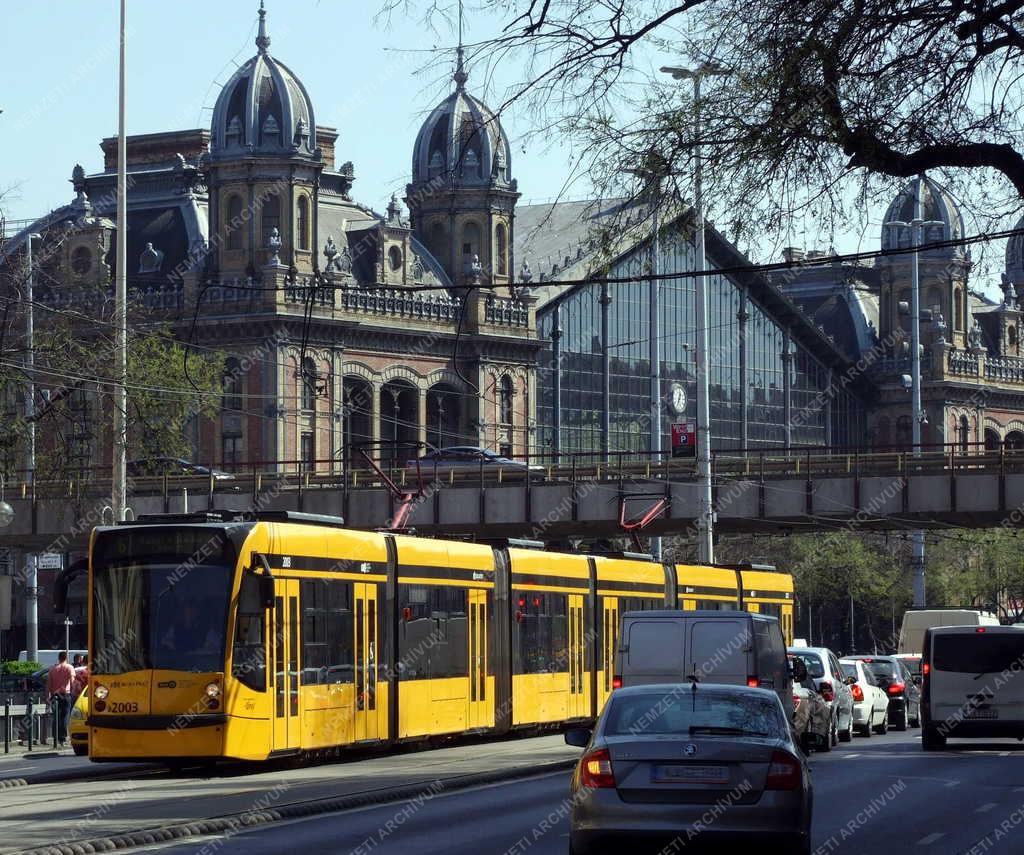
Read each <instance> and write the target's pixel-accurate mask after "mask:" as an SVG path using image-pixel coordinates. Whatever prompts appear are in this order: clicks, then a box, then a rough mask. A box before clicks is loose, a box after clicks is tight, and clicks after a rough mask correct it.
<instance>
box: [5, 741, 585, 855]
mask: <svg viewBox="0 0 1024 855" xmlns="http://www.w3.org/2000/svg"><path fill="white" fill-rule="evenodd" d="M575 765H576V760H559V761H558V762H555V763H545V764H542V765H539V766H526V767H521V768H518V769H507V770H503V771H496V772H478V773H475V774H472V775H463V776H456V777H452V778H446V779H439V780H435V781H434V782H433V783H431V782H427V781H420V782H419V783H416V784H407V785H405V786H402V787H395V788H393V789H387V790H370V791H368V792H362V793H351V794H349V795H346V796H335V797H333V798H326V799H311V800H309V801H305V802H295V803H294V804H287V805H282V806H281V807H278V808H264V809H259V808H254V809H252V810H249V811H246V812H244V813H240V814H230V815H228V816H223V817H214V818H212V819H197V820H191V821H184V822H179V823H175V824H173V825H163V826H157V827H155V828H148V829H142V830H140V831H130V832H127V833H125V834H114V835H111V836H110V837H99V838H93V839H91V840H81V841H78V840H69V841H67V842H61V843H56V844H51V845H47V846H40V847H36V848H34V849H19V850H17V852H16V853H12V855H69V853H73V855H92V853H96V852H112V851H115V850H118V849H133V848H135V847H138V846H152V845H153V844H154V843H163V842H167V841H171V840H182V839H185V838H187V837H195V836H199V835H209V834H224V833H225V832H226V833H228V834H229V835H233V834H238V833H239V832H241V831H245V830H247V829H249V828H254V827H256V826H259V825H266V824H268V823H272V822H279V821H281V820H285V819H300V818H302V817H307V816H316V815H318V814H325V813H336V812H338V811H344V810H351V809H352V808H359V807H367V806H370V805H384V804H388V803H392V802H402V801H408V800H410V799H414V798H417V797H421V798H422V799H423V800H428V799H432V798H435V797H437V796H440V795H444V794H446V793H450V792H457V791H459V790H465V789H469V788H470V787H477V786H481V785H483V784H493V783H497V782H499V781H514V780H517V779H520V778H533V777H536V776H538V775H545V774H550V773H553V772H560V771H568V770H569V769H572V768H574V767H575ZM438 785H440V788H438ZM263 799H266V796H264V797H263ZM259 801H260V800H257V802H259Z"/></svg>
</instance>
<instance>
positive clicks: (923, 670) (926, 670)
mask: <svg viewBox="0 0 1024 855" xmlns="http://www.w3.org/2000/svg"><path fill="white" fill-rule="evenodd" d="M931 672H932V666H931V665H929V664H928V663H927V662H925V663H924V664H923V665H922V666H921V674H922V675H923V676H925V677H927V676H928V675H929V674H931Z"/></svg>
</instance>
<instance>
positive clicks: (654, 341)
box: [648, 175, 661, 561]
mask: <svg viewBox="0 0 1024 855" xmlns="http://www.w3.org/2000/svg"><path fill="white" fill-rule="evenodd" d="M649 188H650V192H651V288H650V293H649V297H650V300H649V303H648V308H649V310H650V316H649V318H648V325H649V326H650V330H649V332H650V353H649V359H650V361H651V451H652V452H654V456H653V457H652V461H653V462H654V463H658V462H659V461H660V460H661V342H660V341H659V337H660V336H661V324H660V323H659V317H658V301H659V300H660V298H661V287H660V283H659V282H658V270H659V264H658V254H659V252H660V247H659V246H658V213H659V211H658V208H659V205H660V203H661V176H660V175H651V179H650V184H649ZM650 542H651V557H652V558H654V560H655V561H660V560H661V538H660V537H652V538H651V541H650Z"/></svg>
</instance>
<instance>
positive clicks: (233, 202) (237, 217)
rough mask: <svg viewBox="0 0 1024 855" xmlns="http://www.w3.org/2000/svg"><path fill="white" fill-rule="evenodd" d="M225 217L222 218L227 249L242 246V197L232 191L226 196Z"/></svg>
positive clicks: (235, 248)
mask: <svg viewBox="0 0 1024 855" xmlns="http://www.w3.org/2000/svg"><path fill="white" fill-rule="evenodd" d="M226 214H227V217H226V218H225V220H224V233H225V237H227V244H228V249H232V250H237V249H241V248H242V227H243V226H244V225H245V224H244V223H243V222H242V197H241V196H239V195H238V194H237V193H232V194H231V196H230V197H229V198H228V207H227V211H226Z"/></svg>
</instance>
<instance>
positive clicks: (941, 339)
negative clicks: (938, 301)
mask: <svg viewBox="0 0 1024 855" xmlns="http://www.w3.org/2000/svg"><path fill="white" fill-rule="evenodd" d="M932 333H933V335H934V336H935V340H936V341H937V342H938V343H939V344H945V343H946V322H945V321H944V320H943V319H942V312H936V313H935V316H934V317H933V318H932Z"/></svg>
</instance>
